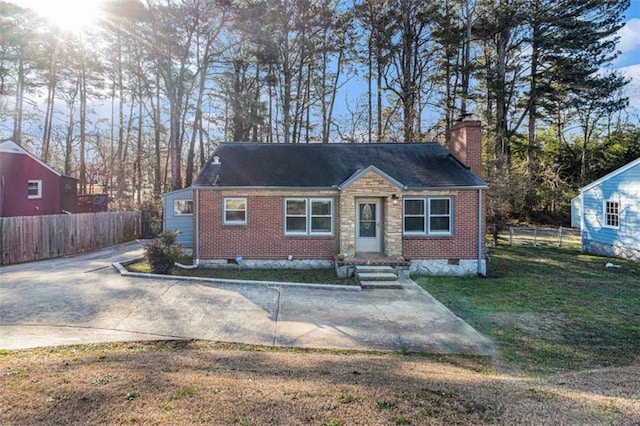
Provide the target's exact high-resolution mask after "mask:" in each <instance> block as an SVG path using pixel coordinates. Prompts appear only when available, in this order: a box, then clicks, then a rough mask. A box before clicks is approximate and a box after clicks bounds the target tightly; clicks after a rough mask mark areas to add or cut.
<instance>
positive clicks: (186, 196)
mask: <svg viewBox="0 0 640 426" xmlns="http://www.w3.org/2000/svg"><path fill="white" fill-rule="evenodd" d="M187 201H188V202H191V203H193V190H192V189H191V188H185V189H178V190H177V191H173V192H167V193H166V194H162V205H163V215H162V230H163V231H170V230H177V231H179V232H180V233H179V234H178V243H180V244H181V245H182V247H186V248H192V247H193V213H186V212H183V214H177V213H178V212H176V207H177V206H181V207H184V205H185V203H186V202H187ZM176 202H178V204H176ZM192 211H193V210H192Z"/></svg>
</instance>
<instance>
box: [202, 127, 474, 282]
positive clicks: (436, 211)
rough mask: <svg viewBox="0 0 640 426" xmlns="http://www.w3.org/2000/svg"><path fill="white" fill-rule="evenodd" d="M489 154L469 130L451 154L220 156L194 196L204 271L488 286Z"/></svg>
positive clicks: (391, 146) (325, 147)
mask: <svg viewBox="0 0 640 426" xmlns="http://www.w3.org/2000/svg"><path fill="white" fill-rule="evenodd" d="M481 142H482V141H481V129H480V123H479V122H478V121H475V120H470V119H465V120H462V121H460V122H458V123H457V124H456V125H455V126H454V127H453V128H452V129H451V140H450V141H449V145H450V147H451V149H452V153H450V152H449V151H447V150H446V149H445V148H444V147H443V146H442V145H440V144H438V143H434V142H433V143H381V144H286V145H285V144H256V143H225V144H221V145H219V146H218V148H217V149H216V150H215V152H214V153H213V155H212V157H211V159H210V160H209V161H208V162H207V164H206V165H205V166H204V167H203V168H202V170H201V171H200V174H199V175H198V177H197V179H196V180H195V182H194V184H193V186H192V189H193V204H194V215H193V222H194V233H193V239H194V245H193V247H194V258H195V261H196V262H198V263H200V264H202V265H205V266H214V265H222V264H226V263H231V262H234V260H235V259H236V258H237V257H238V256H241V257H242V262H243V264H244V265H247V266H250V267H251V266H253V267H331V266H332V265H334V263H336V262H340V263H341V262H357V261H358V259H360V260H362V259H366V261H367V262H369V261H372V260H373V261H376V262H380V263H383V262H384V261H385V260H388V261H396V262H397V261H401V262H406V263H407V264H408V265H410V270H411V273H413V274H455V275H468V274H484V273H485V267H486V265H485V255H484V250H485V249H484V233H485V229H484V224H485V208H484V204H483V200H484V191H485V190H486V189H487V185H486V184H485V182H484V181H483V180H482V179H481V178H480V177H479V176H480V173H481V168H482V157H481V153H482V146H481Z"/></svg>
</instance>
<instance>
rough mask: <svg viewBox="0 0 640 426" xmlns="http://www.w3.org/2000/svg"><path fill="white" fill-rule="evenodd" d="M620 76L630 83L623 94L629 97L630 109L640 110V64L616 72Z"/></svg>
mask: <svg viewBox="0 0 640 426" xmlns="http://www.w3.org/2000/svg"><path fill="white" fill-rule="evenodd" d="M618 71H619V72H620V74H622V75H624V76H625V77H629V78H630V79H631V81H630V82H629V84H628V85H627V87H625V89H624V90H625V94H626V95H627V96H628V97H629V104H630V106H631V107H632V108H640V64H636V65H629V66H628V67H623V68H620V69H619V70H618Z"/></svg>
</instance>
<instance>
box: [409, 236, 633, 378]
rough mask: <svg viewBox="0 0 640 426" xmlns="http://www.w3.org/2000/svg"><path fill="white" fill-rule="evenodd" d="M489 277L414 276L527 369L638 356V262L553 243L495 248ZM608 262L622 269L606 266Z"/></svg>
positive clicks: (622, 361) (510, 362) (570, 367)
mask: <svg viewBox="0 0 640 426" xmlns="http://www.w3.org/2000/svg"><path fill="white" fill-rule="evenodd" d="M490 254H491V261H490V262H489V263H488V277H487V278H477V277H465V278H460V277H416V278H415V280H416V282H418V284H420V285H421V286H422V287H423V288H424V289H425V290H427V291H428V292H429V293H431V294H432V295H433V296H434V297H435V298H437V299H438V300H439V301H440V302H442V303H443V304H444V305H446V306H448V307H449V308H450V309H451V310H452V311H454V312H455V313H456V314H457V315H459V316H460V317H461V318H463V319H464V320H466V321H467V322H469V323H470V324H471V325H472V326H474V327H475V328H476V329H478V330H479V331H480V332H482V333H484V334H485V335H488V336H490V337H492V338H493V339H494V341H495V342H496V344H497V347H498V350H499V352H500V359H501V361H503V362H505V363H506V364H507V366H508V367H510V368H513V369H515V370H520V371H522V372H524V373H527V374H534V375H538V374H553V373H558V372H566V371H576V370H582V369H589V368H599V367H605V366H620V365H628V364H631V363H632V362H634V361H637V360H638V354H640V284H639V283H640V265H639V264H636V263H632V262H626V261H623V260H619V259H609V258H604V257H598V256H590V255H585V254H582V253H579V252H576V251H571V250H567V249H557V248H534V247H510V246H508V245H506V246H498V247H496V248H492V249H491V252H490ZM607 262H612V263H615V264H618V265H620V266H621V268H617V269H614V268H605V267H604V265H605V264H606V263H607Z"/></svg>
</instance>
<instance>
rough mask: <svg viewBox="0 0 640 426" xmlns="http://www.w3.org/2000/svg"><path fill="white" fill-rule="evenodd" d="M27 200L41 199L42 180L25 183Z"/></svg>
mask: <svg viewBox="0 0 640 426" xmlns="http://www.w3.org/2000/svg"><path fill="white" fill-rule="evenodd" d="M27 198H28V199H29V200H34V199H36V198H42V180H40V179H33V180H29V181H28V182H27Z"/></svg>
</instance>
